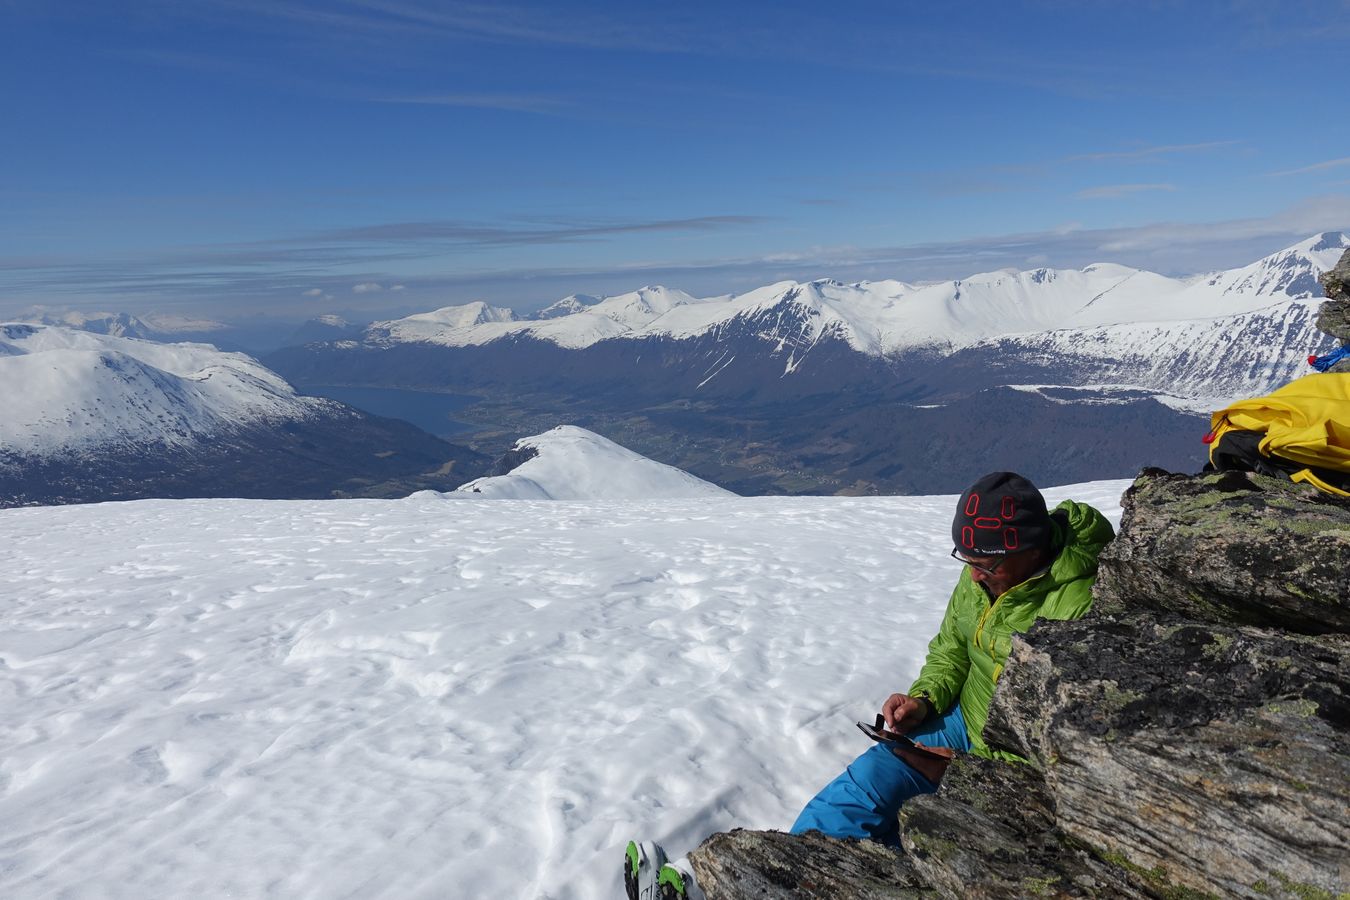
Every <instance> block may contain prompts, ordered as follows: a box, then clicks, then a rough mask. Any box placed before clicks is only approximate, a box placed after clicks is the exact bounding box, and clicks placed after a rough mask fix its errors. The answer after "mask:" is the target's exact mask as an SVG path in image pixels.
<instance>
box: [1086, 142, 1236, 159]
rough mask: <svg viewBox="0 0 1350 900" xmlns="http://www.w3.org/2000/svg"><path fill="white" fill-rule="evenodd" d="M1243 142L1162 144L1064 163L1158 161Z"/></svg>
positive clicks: (1091, 154)
mask: <svg viewBox="0 0 1350 900" xmlns="http://www.w3.org/2000/svg"><path fill="white" fill-rule="evenodd" d="M1241 143H1243V142H1242V141H1205V142H1204V143H1200V144H1162V145H1159V146H1156V147H1138V148H1135V149H1133V150H1108V151H1104V152H1101V153H1079V154H1076V155H1074V156H1066V157H1064V160H1063V161H1064V162H1113V161H1119V160H1131V159H1134V160H1142V159H1156V158H1158V157H1160V156H1171V155H1173V154H1177V153H1198V152H1203V151H1206V150H1218V149H1220V148H1223V147H1236V146H1237V145H1238V144H1241Z"/></svg>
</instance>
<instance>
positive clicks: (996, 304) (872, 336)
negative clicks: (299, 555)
mask: <svg viewBox="0 0 1350 900" xmlns="http://www.w3.org/2000/svg"><path fill="white" fill-rule="evenodd" d="M1347 246H1350V238H1347V237H1346V235H1345V234H1342V233H1338V232H1329V233H1325V234H1320V235H1314V236H1312V237H1310V238H1308V239H1307V240H1305V241H1302V242H1300V243H1299V244H1296V245H1295V246H1293V247H1289V248H1287V249H1285V250H1282V251H1280V252H1278V253H1275V254H1272V255H1271V256H1268V257H1266V258H1264V259H1261V260H1258V261H1256V262H1254V263H1252V264H1250V265H1247V266H1243V267H1241V268H1238V269H1233V270H1228V271H1224V272H1217V273H1212V274H1209V275H1204V276H1197V277H1192V278H1184V279H1177V278H1168V277H1165V276H1162V275H1157V274H1154V273H1150V272H1145V271H1141V270H1138V269H1132V268H1127V267H1124V266H1119V265H1114V264H1110V263H1101V264H1097V265H1091V266H1087V267H1086V268H1084V269H1081V270H1075V271H1063V270H1055V269H1035V270H1032V271H1026V272H1013V271H1000V272H992V273H986V274H982V275H975V276H972V277H970V278H966V279H961V280H957V281H948V282H942V283H938V284H928V285H912V284H906V283H904V282H899V281H876V282H861V283H857V284H841V283H839V282H836V281H830V280H822V281H813V282H807V283H797V282H781V283H778V284H772V285H767V286H765V287H762V288H759V289H756V290H753V291H750V292H747V293H744V294H739V295H727V296H719V297H710V298H702V299H700V298H695V297H692V296H690V295H688V294H685V293H683V292H681V291H677V290H672V289H668V288H664V287H647V288H643V289H641V290H638V291H635V292H632V293H629V294H624V295H620V296H616V297H607V298H601V299H597V298H593V297H582V296H573V297H568V298H565V299H564V300H562V301H559V302H558V303H557V304H554V305H553V306H552V307H549V308H548V309H546V310H545V311H544V312H542V313H539V314H536V315H535V316H533V317H521V316H517V315H516V314H514V313H513V312H512V311H511V310H509V309H501V308H496V307H492V306H489V305H487V304H484V303H471V304H466V305H462V306H454V307H446V308H443V309H439V310H435V311H433V312H428V313H422V314H418V315H414V316H409V317H407V318H403V319H397V320H392V321H385V322H376V323H374V324H372V325H370V326H368V327H367V328H365V329H364V330H363V331H362V332H361V333H360V334H359V335H356V336H353V337H350V338H346V339H341V340H332V341H324V342H317V343H310V344H307V345H305V346H302V347H295V348H288V349H285V350H282V351H278V352H277V353H274V354H272V355H270V356H268V357H266V361H267V363H268V364H269V365H270V366H271V367H273V368H274V369H276V370H277V371H278V372H280V373H282V374H283V375H285V376H286V377H287V378H289V379H291V380H292V381H293V382H295V383H298V384H348V385H369V386H386V387H404V388H416V389H425V390H436V391H451V392H455V393H461V394H477V395H480V396H482V397H483V398H484V399H483V402H482V403H480V404H479V407H478V408H477V410H476V413H475V414H476V415H478V416H479V417H480V418H481V419H482V420H483V421H485V422H493V423H496V424H497V425H498V426H501V433H502V434H503V436H505V435H506V434H508V433H509V432H510V431H511V430H512V428H513V427H514V428H515V429H518V430H517V431H516V434H517V435H518V434H520V433H530V432H532V431H538V430H541V426H543V427H546V426H547V425H548V424H551V423H552V422H556V421H558V420H559V419H563V420H565V421H574V422H577V423H578V424H581V425H584V426H586V427H589V428H592V429H594V430H596V431H599V432H600V433H602V434H605V435H607V436H608V437H611V438H614V439H616V440H619V441H621V442H622V443H624V444H625V445H626V446H631V447H633V448H634V449H635V450H638V451H640V452H642V453H644V454H646V455H648V456H651V457H653V458H655V459H660V460H663V461H665V462H669V463H672V464H675V465H678V466H680V467H681V468H685V469H687V470H689V471H691V472H693V473H694V474H696V475H698V476H700V477H703V478H707V479H709V480H711V481H714V482H716V483H719V484H723V485H726V486H727V487H730V488H732V489H733V490H736V491H738V492H740V493H765V492H770V493H778V492H789V493H795V492H801V491H807V492H827V493H833V492H872V491H881V492H935V491H943V490H960V489H962V487H964V485H965V484H967V483H969V481H970V480H972V479H973V478H974V477H978V475H980V474H982V473H983V471H985V470H987V469H989V468H1018V469H1020V470H1022V471H1024V473H1026V474H1028V475H1029V476H1032V477H1035V478H1038V479H1039V480H1041V481H1044V482H1046V483H1056V482H1057V483H1064V482H1066V481H1076V480H1090V479H1099V478H1110V477H1120V476H1126V475H1130V474H1133V473H1134V471H1135V470H1137V468H1138V467H1139V466H1140V465H1144V464H1156V465H1162V466H1170V467H1174V468H1181V469H1195V468H1198V467H1199V465H1200V463H1201V462H1202V461H1203V452H1202V446H1201V444H1200V443H1199V437H1200V435H1201V434H1203V432H1204V431H1205V428H1206V426H1205V424H1204V422H1203V420H1202V418H1201V416H1200V414H1199V413H1200V411H1207V410H1209V409H1212V408H1214V407H1216V406H1218V405H1220V404H1222V403H1223V402H1224V401H1226V400H1227V399H1231V398H1235V397H1239V396H1247V395H1252V394H1257V393H1262V392H1265V391H1267V390H1269V389H1270V388H1272V387H1274V386H1276V385H1278V384H1281V383H1283V382H1285V381H1287V380H1289V379H1290V378H1292V377H1295V376H1296V375H1299V374H1302V373H1303V372H1304V371H1306V363H1305V360H1306V357H1307V356H1308V354H1310V353H1313V352H1317V351H1319V350H1322V349H1324V348H1325V347H1326V346H1327V344H1328V339H1327V338H1326V337H1325V336H1324V335H1322V334H1321V333H1320V332H1318V331H1317V330H1316V329H1315V327H1314V326H1313V319H1314V316H1315V313H1316V309H1317V306H1318V304H1319V302H1320V293H1321V291H1320V287H1319V286H1318V284H1317V281H1316V277H1317V275H1318V274H1319V273H1320V272H1321V271H1325V270H1326V269H1329V268H1331V267H1332V266H1333V265H1334V264H1335V262H1336V260H1337V259H1338V258H1339V257H1340V255H1341V254H1342V252H1343V251H1344V250H1345V248H1346V247H1347Z"/></svg>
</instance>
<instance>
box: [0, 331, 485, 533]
mask: <svg viewBox="0 0 1350 900" xmlns="http://www.w3.org/2000/svg"><path fill="white" fill-rule="evenodd" d="M111 324H113V325H116V326H117V327H119V328H125V330H127V331H134V330H136V329H135V327H134V323H132V322H125V321H120V320H119V321H116V322H113V323H111ZM0 383H3V384H5V385H6V386H7V388H8V389H7V390H6V391H4V392H3V393H0V506H16V505H26V504H31V503H60V502H89V501H95V500H109V499H135V498H139V497H189V496H191V497H213V496H225V497H294V498H300V497H328V496H334V495H340V494H346V495H388V494H400V493H407V492H408V491H409V490H413V489H417V488H424V487H441V488H447V487H452V486H454V485H457V484H459V483H461V482H462V481H464V480H465V479H466V478H468V477H471V476H472V475H474V474H477V473H478V472H479V471H481V469H482V468H484V467H485V465H486V463H487V459H486V458H485V457H482V456H479V455H478V454H476V453H474V452H472V451H469V450H466V449H465V448H462V447H457V446H454V445H452V444H448V443H446V442H444V441H441V440H438V439H436V438H433V437H431V436H430V435H427V434H425V433H423V432H421V431H419V430H418V429H416V428H414V427H413V426H411V425H409V424H407V423H405V422H399V421H394V420H389V419H381V418H377V417H375V416H371V415H368V414H366V413H362V412H358V411H357V410H354V409H352V408H350V407H347V406H344V405H342V404H340V403H336V402H334V401H331V400H323V399H319V398H315V397H302V396H299V395H297V394H296V393H295V391H294V390H293V389H292V388H291V387H290V385H288V384H287V383H286V382H285V381H283V380H282V379H281V378H279V377H278V376H277V375H276V374H275V373H273V372H270V371H268V370H267V369H266V368H265V367H263V366H262V365H261V364H259V363H258V362H257V361H256V360H253V359H251V358H250V357H247V356H244V355H243V354H238V353H224V352H221V351H219V350H216V349H215V348H214V347H211V346H209V345H205V344H182V343H179V344H164V343H156V342H152V341H146V340H139V339H136V338H132V337H124V336H117V335H114V334H101V333H95V332H92V331H87V330H76V329H72V328H68V327H61V326H53V325H32V324H14V323H11V324H7V325H0Z"/></svg>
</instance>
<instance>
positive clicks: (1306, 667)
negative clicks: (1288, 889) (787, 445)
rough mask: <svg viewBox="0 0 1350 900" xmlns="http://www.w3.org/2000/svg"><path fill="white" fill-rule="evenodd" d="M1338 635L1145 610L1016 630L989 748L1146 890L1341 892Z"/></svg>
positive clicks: (1343, 784)
mask: <svg viewBox="0 0 1350 900" xmlns="http://www.w3.org/2000/svg"><path fill="white" fill-rule="evenodd" d="M1347 686H1350V640H1347V639H1346V638H1345V637H1343V636H1340V635H1337V636H1334V637H1320V638H1319V637H1308V636H1303V635H1288V634H1281V633H1279V632H1274V631H1269V630H1262V629H1256V628H1241V627H1230V628H1225V627H1214V626H1206V625H1200V624H1194V623H1191V624H1164V623H1163V622H1161V621H1158V620H1155V619H1154V618H1153V617H1150V616H1145V617H1142V618H1140V619H1137V620H1131V621H1128V622H1126V621H1121V620H1117V619H1114V618H1109V619H1096V620H1088V621H1080V622H1073V623H1064V624H1063V625H1060V626H1057V627H1054V628H1044V629H1040V628H1038V629H1033V630H1032V632H1031V633H1029V634H1028V635H1026V637H1025V639H1014V650H1013V654H1012V656H1011V657H1010V659H1009V664H1008V674H1007V675H1005V683H1004V684H1002V685H1001V686H1000V689H999V692H998V696H997V698H996V700H995V703H994V706H993V707H992V708H991V710H990V724H989V726H988V727H986V729H985V737H986V739H987V740H991V741H995V742H997V743H999V744H1003V745H1006V746H1007V747H1008V748H1010V749H1013V750H1014V751H1015V752H1017V753H1019V754H1022V755H1024V756H1026V757H1027V758H1028V759H1031V760H1033V761H1034V763H1035V764H1036V767H1037V768H1038V769H1039V770H1040V773H1041V774H1042V776H1043V778H1044V779H1045V782H1046V785H1047V787H1048V792H1049V794H1050V795H1051V796H1053V798H1054V806H1053V808H1054V810H1055V815H1054V823H1055V825H1056V827H1057V828H1059V829H1061V830H1062V831H1063V832H1064V834H1066V835H1067V836H1068V837H1069V838H1070V839H1071V840H1072V841H1074V842H1077V844H1078V845H1080V846H1090V847H1093V848H1095V850H1096V852H1097V853H1098V855H1099V856H1100V857H1102V858H1104V859H1108V860H1116V861H1118V862H1119V863H1120V864H1121V865H1122V866H1124V867H1126V868H1127V869H1129V870H1130V871H1132V872H1152V873H1155V875H1156V878H1155V881H1156V882H1157V883H1158V884H1160V885H1161V884H1168V885H1175V886H1181V887H1184V888H1187V889H1190V890H1195V891H1201V892H1205V893H1210V894H1214V895H1217V896H1225V897H1227V896H1252V895H1256V894H1260V893H1261V889H1260V885H1263V884H1264V885H1265V886H1267V887H1269V886H1270V885H1273V884H1282V883H1284V882H1289V883H1291V884H1305V885H1311V886H1314V887H1316V888H1317V889H1319V890H1325V891H1330V892H1335V891H1338V890H1343V889H1344V887H1345V878H1344V876H1343V875H1342V873H1341V872H1340V866H1341V864H1342V863H1343V862H1345V861H1346V860H1350V829H1347V828H1346V825H1347V823H1348V822H1350V756H1348V755H1347V754H1346V753H1345V750H1344V749H1343V747H1342V744H1343V740H1344V737H1345V733H1344V732H1345V730H1346V726H1347V725H1348V724H1350V691H1347Z"/></svg>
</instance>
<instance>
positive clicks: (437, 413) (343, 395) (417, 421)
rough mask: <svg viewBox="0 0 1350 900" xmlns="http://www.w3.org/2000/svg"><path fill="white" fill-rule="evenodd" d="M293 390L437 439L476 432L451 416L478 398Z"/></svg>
mask: <svg viewBox="0 0 1350 900" xmlns="http://www.w3.org/2000/svg"><path fill="white" fill-rule="evenodd" d="M296 391H298V392H299V393H301V394H308V395H309V396H311V397H327V398H328V399H329V400H337V401H339V402H341V403H345V404H347V405H348V406H354V407H356V408H357V409H359V410H362V411H363V412H368V413H370V414H372V415H376V416H384V417H385V418H387V419H402V420H403V421H405V422H411V423H412V424H414V425H416V426H417V427H418V428H420V429H422V430H423V431H425V432H427V433H429V434H434V435H436V437H448V436H449V435H452V434H463V433H465V432H468V431H475V430H477V428H478V426H477V425H471V424H469V423H467V422H459V421H456V420H455V419H453V418H452V416H453V415H454V414H455V413H457V412H459V411H460V410H462V409H466V408H467V407H469V406H472V405H473V404H474V403H476V402H477V401H478V398H477V397H469V396H465V395H462V394H443V393H440V392H437V391H413V390H407V389H405V388H377V387H344V386H341V385H327V384H307V385H304V386H297V387H296Z"/></svg>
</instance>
